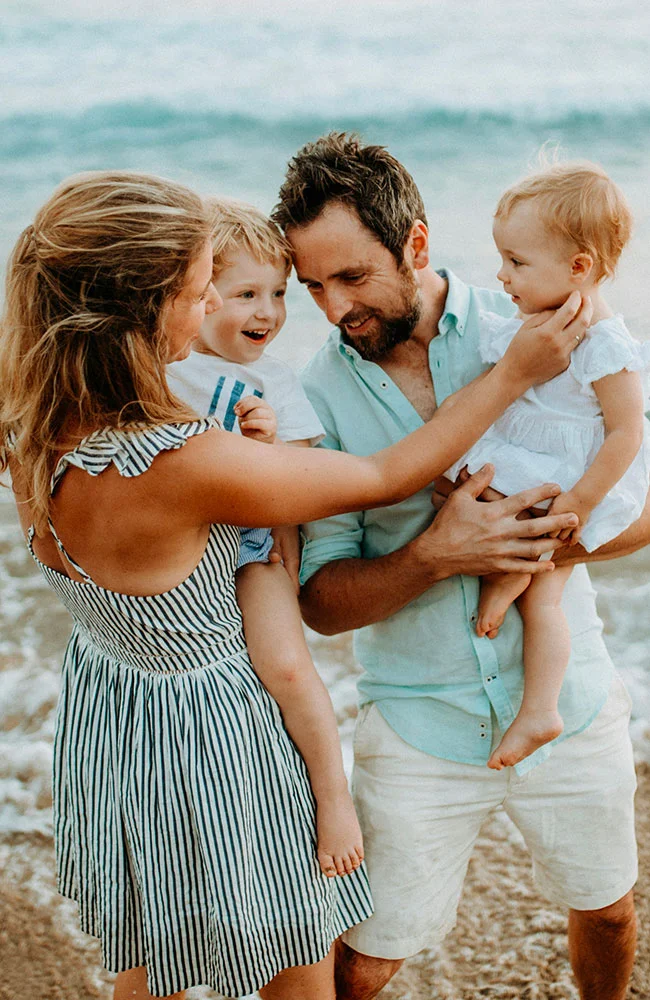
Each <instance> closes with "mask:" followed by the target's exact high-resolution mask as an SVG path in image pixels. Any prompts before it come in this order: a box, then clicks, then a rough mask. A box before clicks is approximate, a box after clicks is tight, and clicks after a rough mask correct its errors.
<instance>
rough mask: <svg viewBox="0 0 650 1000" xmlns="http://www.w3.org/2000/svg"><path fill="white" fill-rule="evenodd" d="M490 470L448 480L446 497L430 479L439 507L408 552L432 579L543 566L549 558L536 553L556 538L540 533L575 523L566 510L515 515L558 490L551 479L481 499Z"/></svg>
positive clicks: (549, 566) (554, 544)
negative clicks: (460, 480)
mask: <svg viewBox="0 0 650 1000" xmlns="http://www.w3.org/2000/svg"><path fill="white" fill-rule="evenodd" d="M493 474H494V469H493V467H492V466H490V465H486V466H484V468H483V469H481V470H480V472H477V473H475V475H473V476H470V477H469V479H467V481H466V482H465V483H463V484H462V485H461V486H459V487H458V488H456V489H454V486H453V484H452V483H449V487H448V490H449V495H448V496H447V498H446V500H445V499H444V491H445V489H446V488H445V486H444V484H443V483H442V482H440V481H439V482H438V483H437V484H436V492H435V493H434V496H433V498H432V502H433V504H434V506H435V507H436V508H438V509H439V513H438V515H437V516H436V518H435V520H434V521H433V522H432V524H431V525H430V526H429V527H428V528H427V529H426V530H425V531H424V532H423V533H422V534H421V535H419V536H418V538H416V539H414V540H413V542H412V543H411V550H412V553H413V555H414V556H415V557H416V558H417V559H418V560H419V561H420V563H421V564H423V565H429V566H430V568H431V572H432V582H435V580H436V579H444V578H446V577H448V576H454V575H456V574H457V573H464V574H465V575H468V576H483V575H484V574H486V573H544V572H548V571H549V570H551V569H553V563H552V562H549V561H546V560H544V561H542V562H541V563H540V562H538V559H539V557H540V556H541V555H542V554H543V553H545V552H552V551H553V550H554V549H555V548H557V547H558V546H559V544H560V542H559V540H558V539H554V538H544V537H541V536H543V535H548V534H549V533H552V532H557V533H560V532H563V531H565V530H567V529H568V530H569V531H572V530H573V529H574V528H575V527H577V525H578V518H577V517H576V515H575V514H574V513H573V512H570V511H569V512H564V513H558V514H556V515H549V514H546V515H544V516H543V517H537V518H532V519H526V520H518V515H520V514H521V513H522V511H525V510H527V509H529V508H531V507H535V506H536V505H537V504H539V503H540V502H541V501H543V500H546V499H548V498H549V497H556V496H558V495H559V493H560V487H559V486H557V485H555V484H548V483H547V484H545V485H543V486H538V487H536V488H535V489H531V490H524V491H523V492H522V493H516V494H514V495H513V496H511V497H504V498H502V499H499V500H494V501H493V502H492V503H485V502H484V500H485V499H487V498H488V497H487V496H486V491H487V490H488V489H489V485H490V482H491V480H492V476H493ZM479 498H480V499H479ZM441 503H444V506H442V507H441Z"/></svg>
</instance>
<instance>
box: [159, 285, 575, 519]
mask: <svg viewBox="0 0 650 1000" xmlns="http://www.w3.org/2000/svg"><path fill="white" fill-rule="evenodd" d="M589 305H590V304H589V303H588V302H587V303H585V304H584V305H582V306H581V303H580V297H579V296H578V295H574V296H571V297H570V298H569V300H568V301H567V302H566V303H565V304H564V306H562V308H561V309H559V310H558V311H557V312H556V313H554V314H552V315H551V316H550V317H547V318H546V319H543V320H541V319H539V318H537V317H536V318H535V322H534V323H526V324H524V327H522V329H521V331H520V332H519V333H518V334H517V336H516V337H515V338H514V339H513V341H512V344H511V345H510V347H509V348H508V351H507V352H506V354H505V355H504V357H503V358H502V359H501V361H499V363H498V364H497V365H495V367H494V368H493V369H492V370H491V371H489V372H487V374H485V375H483V376H482V377H480V378H479V379H477V380H475V381H474V382H473V383H470V385H468V386H465V387H464V388H463V389H461V390H460V393H459V394H458V396H457V398H456V402H455V405H450V406H448V407H441V409H440V411H439V412H437V413H435V414H434V416H433V418H432V419H431V420H430V421H429V422H428V423H427V424H425V425H424V426H423V427H421V428H419V429H418V430H416V431H414V432H413V433H412V434H409V435H408V436H407V437H405V438H404V439H403V440H402V441H400V442H398V443H397V444H394V445H391V446H390V447H389V448H385V449H383V450H382V451H380V452H377V453H376V454H375V455H371V456H369V457H357V456H354V455H348V454H344V453H341V452H333V451H327V450H325V449H304V448H286V447H268V446H266V447H264V446H261V445H260V444H258V443H257V442H255V441H248V440H243V439H241V438H237V437H236V436H235V435H230V434H226V433H219V432H218V431H215V432H211V433H210V432H209V433H207V434H203V435H200V436H199V437H196V438H194V439H193V440H192V441H191V442H189V443H188V445H187V446H186V447H185V448H183V449H182V452H181V453H179V454H180V455H182V458H180V460H177V462H176V463H175V465H176V468H177V469H178V467H179V466H180V475H178V473H177V477H178V478H177V483H178V484H179V485H180V488H181V489H182V496H183V501H182V502H183V505H185V506H186V509H187V510H188V512H189V513H190V516H192V517H195V516H196V515H198V516H199V517H200V518H201V519H204V520H205V521H214V522H222V523H230V524H239V525H242V526H244V527H261V526H274V525H278V524H297V523H301V522H303V521H313V520H317V519H318V518H321V517H326V516H329V515H332V514H337V513H342V512H344V511H350V510H363V509H367V508H372V507H381V506H388V505H390V504H393V503H398V502H399V501H401V500H403V499H404V498H406V497H408V496H410V495H411V494H413V493H416V492H417V491H418V490H420V489H422V488H423V487H424V486H426V485H427V483H429V482H431V480H433V479H435V478H436V476H439V475H440V474H441V473H443V472H444V471H445V469H447V468H448V467H449V465H451V463H452V462H453V461H454V460H455V459H457V458H458V457H459V456H460V455H462V454H463V453H464V452H465V451H467V449H468V448H469V447H470V446H471V445H472V444H474V442H475V441H476V440H478V438H479V437H480V436H481V434H483V433H484V431H485V430H487V428H488V427H489V426H490V424H492V423H493V422H494V420H496V419H497V417H499V416H500V415H501V414H502V413H503V411H504V410H505V409H506V407H507V406H509V405H510V403H512V402H513V401H514V400H515V399H516V398H517V397H518V396H519V395H521V393H522V392H524V391H525V390H526V389H527V388H528V387H529V386H530V385H532V384H533V383H535V382H539V381H543V380H544V379H546V378H549V377H552V375H554V374H555V373H557V372H558V371H561V370H562V369H563V367H566V364H567V362H568V359H569V355H570V351H571V349H572V348H573V347H575V346H576V343H577V341H578V339H580V338H581V337H582V336H583V335H584V331H585V329H586V326H587V324H588V323H589V319H590V313H589ZM461 403H462V405H461ZM183 466H185V469H183Z"/></svg>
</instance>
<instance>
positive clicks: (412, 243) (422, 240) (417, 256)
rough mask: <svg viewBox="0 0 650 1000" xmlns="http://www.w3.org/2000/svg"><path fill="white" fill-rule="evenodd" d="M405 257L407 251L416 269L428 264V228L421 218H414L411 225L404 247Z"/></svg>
mask: <svg viewBox="0 0 650 1000" xmlns="http://www.w3.org/2000/svg"><path fill="white" fill-rule="evenodd" d="M405 251H406V252H405V255H404V256H405V257H406V254H407V253H408V254H409V255H410V257H411V263H412V265H413V267H414V268H415V270H416V271H419V270H421V269H422V268H423V267H427V266H428V264H429V230H428V229H427V227H426V226H425V224H424V222H422V220H421V219H416V220H415V222H414V223H413V225H412V226H411V232H410V233H409V235H408V239H407V241H406V248H405Z"/></svg>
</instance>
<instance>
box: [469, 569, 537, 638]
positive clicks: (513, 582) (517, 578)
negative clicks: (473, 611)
mask: <svg viewBox="0 0 650 1000" xmlns="http://www.w3.org/2000/svg"><path fill="white" fill-rule="evenodd" d="M529 582H530V576H529V574H527V573H490V574H489V575H488V576H483V577H481V595H480V597H479V602H478V621H477V622H476V634H477V635H486V636H487V637H488V639H496V637H497V635H498V634H499V629H500V628H501V626H502V625H503V619H504V618H505V616H506V611H507V610H508V608H509V607H510V605H511V604H513V603H514V602H515V601H516V599H517V598H518V597H519V596H520V594H523V592H524V590H525V589H526V587H527V586H528V584H529Z"/></svg>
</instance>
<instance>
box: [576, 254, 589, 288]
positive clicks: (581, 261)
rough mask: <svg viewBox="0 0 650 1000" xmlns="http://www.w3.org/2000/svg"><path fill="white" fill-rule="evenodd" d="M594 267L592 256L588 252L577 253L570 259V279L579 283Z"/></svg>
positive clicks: (584, 279) (585, 278)
mask: <svg viewBox="0 0 650 1000" xmlns="http://www.w3.org/2000/svg"><path fill="white" fill-rule="evenodd" d="M593 269H594V258H593V257H592V256H591V254H589V253H577V254H576V255H575V256H574V257H573V258H572V260H571V280H572V281H573V283H574V284H575V285H581V284H582V283H583V282H584V281H586V280H587V278H588V277H589V275H590V274H591V272H592V271H593Z"/></svg>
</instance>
